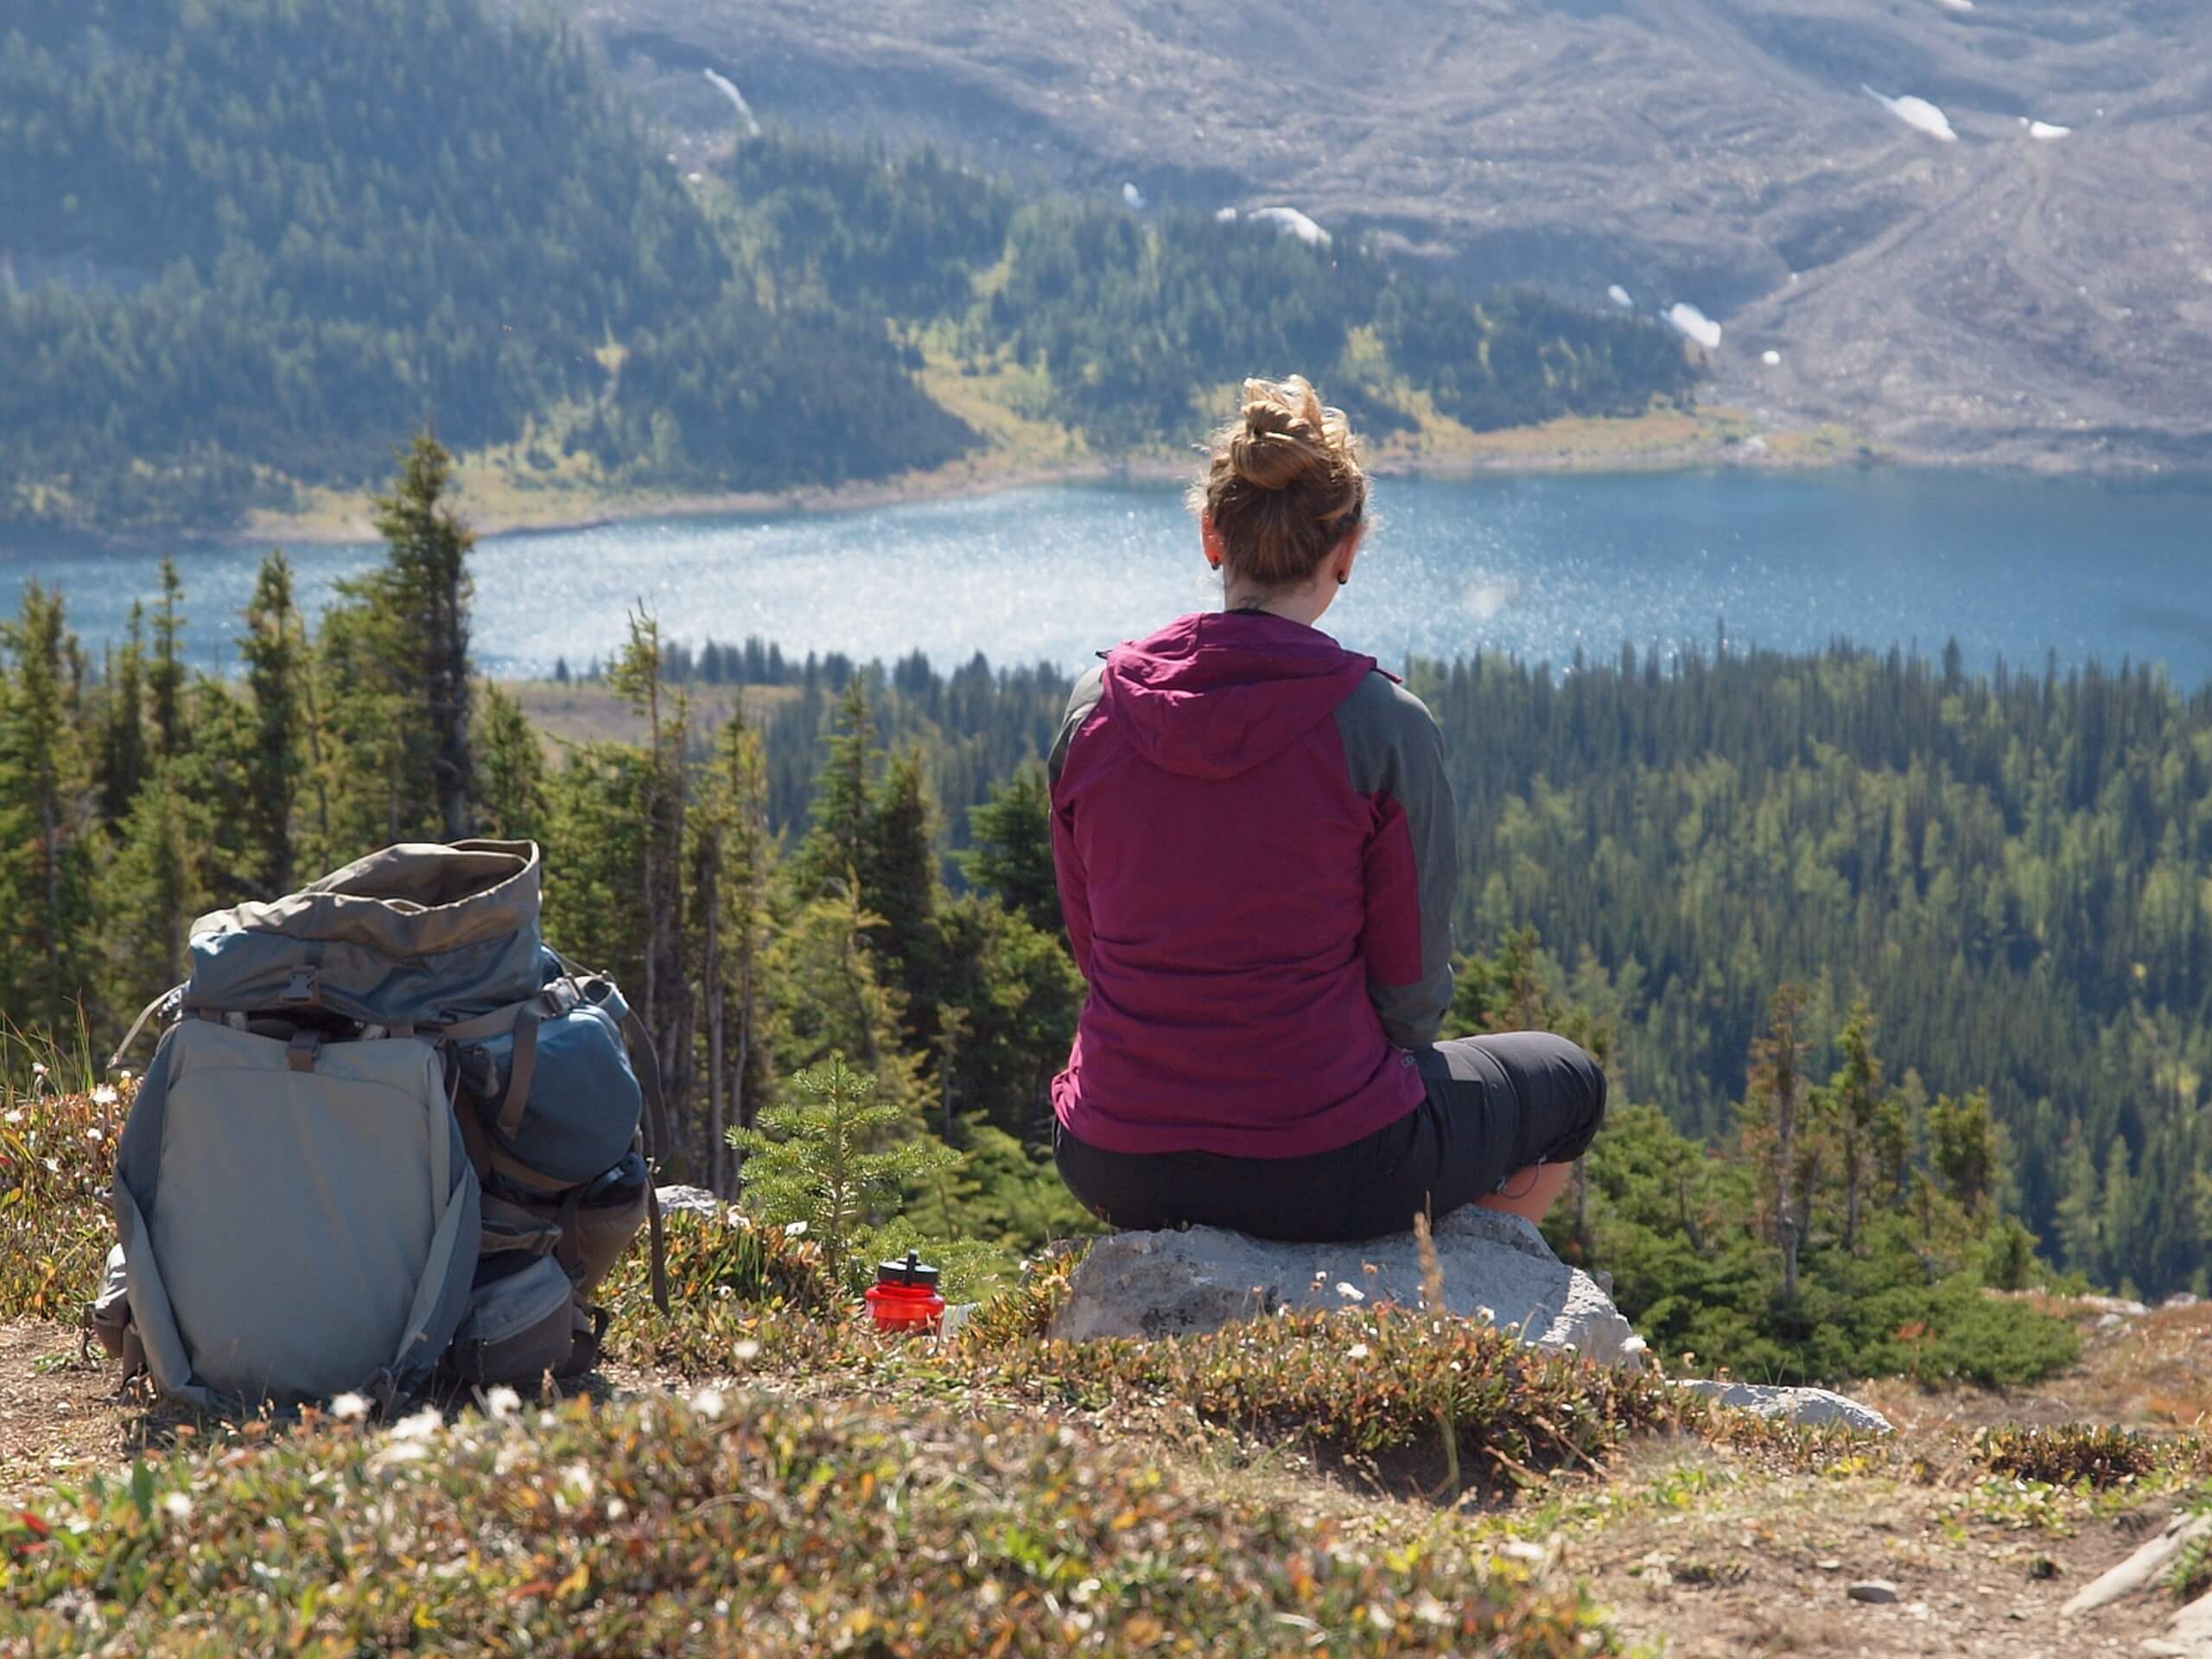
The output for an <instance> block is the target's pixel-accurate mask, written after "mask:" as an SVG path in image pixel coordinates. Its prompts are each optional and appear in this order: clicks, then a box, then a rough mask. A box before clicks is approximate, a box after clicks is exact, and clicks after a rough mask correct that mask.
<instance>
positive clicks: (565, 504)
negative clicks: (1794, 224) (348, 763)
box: [0, 406, 2212, 555]
mask: <svg viewBox="0 0 2212 1659" xmlns="http://www.w3.org/2000/svg"><path fill="white" fill-rule="evenodd" d="M1369 464H1370V471H1371V472H1372V473H1373V474H1374V475H1375V476H1376V477H1377V478H1381V479H1386V480H1391V479H1407V480H1422V481H1433V482H1443V483H1450V482H1454V481H1462V480H1470V479H1474V478H1487V477H1511V476H1515V475H1527V476H1530V477H1559V476H1602V475H1605V474H1630V475H1632V474H1666V473H1681V472H1694V471H1703V470H1721V469H1726V470H1741V471H1743V472H1745V473H1760V474H1771V473H1790V474H1802V473H1834V472H1844V471H1860V472H1875V471H1883V472H1931V473H1946V472H1967V471H1974V472H1989V473H1999V474H2006V473H2009V474H2018V476H2019V477H2020V478H2021V479H2023V480H2050V479H2063V478H2076V479H2091V480H2111V481H2114V482H2123V481H2125V482H2155V481H2158V480H2162V479H2165V480H2172V479H2181V478H2184V477H2187V476H2190V474H2185V473H2183V472H2181V471H2177V469H2174V468H2171V467H2163V466H2158V465H2153V464H2149V463H2145V462H2141V461H2130V460H2128V459H2127V458H2125V457H2115V456H2113V455H2112V454H2109V453H2105V454H2099V455H2095V456H2084V455H2082V454H2072V453H2067V452H2062V451H2059V450H2055V449H2039V450H2037V451H2036V452H2035V453H2033V454H2024V455H2021V456H2018V457H2017V458H2013V459H2009V460H2005V461H1991V460H1989V459H1987V458H1986V457H1980V456H1972V455H1967V456H1959V455H1950V454H1936V453H1931V452H1925V451H1913V450H1907V449H1900V448H1895V447H1884V446H1877V445H1875V444H1873V443H1872V442H1868V441H1866V440H1865V439H1863V438H1861V437H1860V436H1859V435H1857V434H1855V433H1852V432H1849V431H1847V430H1846V429H1840V428H1836V427H1812V426H1796V427H1790V426H1783V425H1770V424H1768V423H1766V421H1764V420H1762V419H1759V418H1755V417H1753V416H1750V415H1747V414H1745V413H1744V412H1743V411H1741V410H1734V409H1731V408H1726V407H1716V406H1706V407H1704V408H1701V409H1700V410H1695V411H1691V412H1687V413H1676V412H1671V411H1670V412H1662V413H1655V414H1654V415H1651V416H1641V417H1637V418H1636V419H1632V420H1618V419H1615V420H1574V419H1569V420H1563V421H1559V422H1554V423H1548V424H1547V425H1543V426H1535V427H1516V428H1510V429H1505V430H1503V431H1500V432H1493V433H1484V434H1479V435H1471V437H1470V438H1469V439H1466V440H1464V441H1462V442H1457V443H1453V444H1449V445H1446V446H1433V445H1431V446H1426V447H1425V446H1423V445H1422V444H1421V442H1419V441H1418V440H1415V441H1414V442H1407V441H1405V440H1403V439H1400V438H1392V439H1386V440H1384V441H1383V442H1377V443H1375V444H1373V445H1371V446H1370V463H1369ZM1197 470H1198V460H1197V457H1196V455H1195V454H1192V455H1190V456H1187V457H1185V456H1176V455H1170V454H1131V455H1124V456H1118V457H1110V458H1099V457H1091V458H1085V459H1082V460H1077V461H1065V462H1058V463H1052V464H1047V465H1037V464H1027V463H1017V464H1007V462H1006V461H1004V459H1003V458H994V457H993V456H990V455H988V454H986V455H983V456H980V457H976V458H971V459H969V460H965V461H955V462H952V463H951V464H950V465H948V466H946V467H942V468H939V469H938V470H936V471H934V472H928V473H910V474H902V475H900V476H899V477H895V478H889V479H878V480H862V481H855V482H850V483H846V484H838V485H818V486H800V487H797V488H792V489H787V490H732V491H707V492H671V493H666V494H659V493H635V492H626V491H613V492H595V491H591V490H588V489H581V490H566V491H553V492H549V493H548V496H547V499H545V500H544V501H543V503H541V504H537V507H538V509H539V510H535V511H533V510H531V509H529V508H521V509H518V508H517V507H516V506H514V505H512V492H509V493H507V494H508V500H507V501H505V502H502V503H500V504H499V505H492V504H487V503H485V502H482V501H477V500H472V499H470V495H471V492H470V490H469V489H468V487H467V469H466V467H464V468H463V470H462V473H461V477H460V482H461V489H460V492H459V495H458V511H459V512H460V514H461V518H462V519H463V520H464V521H465V522H466V523H467V524H468V526H469V528H470V529H471V530H472V531H474V532H475V534H476V535H477V537H479V538H480V539H483V538H489V537H508V536H530V535H557V534H563V533H573V532H575V531H590V530H601V529H617V528H621V527H623V526H626V525H632V524H641V523H647V522H652V521H660V520H665V521H671V522H681V521H684V520H689V519H698V518H789V517H799V516H810V515H829V514H835V513H845V512H873V511H879V510H881V509H883V508H887V507H899V506H912V505H927V504H930V503H935V502H949V501H963V500H976V499H985V498H988V497H991V496H996V495H1006V494H1012V493H1017V492H1020V491H1023V490H1031V489H1045V488H1051V487H1053V486H1067V485H1078V486H1080V485H1116V484H1141V485H1160V486H1166V485H1169V484H1181V483H1185V482H1187V481H1188V480H1190V479H1191V478H1192V477H1193V476H1194V475H1195V474H1196V472H1197ZM2206 475H2207V476H2212V461H2208V465H2207V468H2206ZM373 511H374V509H373V505H372V501H371V499H370V497H369V495H368V493H365V492H362V493H344V494H340V493H329V494H327V495H326V496H325V498H324V499H322V500H321V502H320V503H319V504H318V505H315V506H314V507H311V508H309V509H307V510H304V511H297V512H276V511H270V510H263V511H257V512H253V513H251V514H250V515H248V518H247V520H246V522H245V524H241V525H234V526H228V527H225V528H221V529H198V530H180V529H176V528H173V527H172V528H164V529H161V530H133V531H100V530H71V531H60V532H50V531H40V530H38V529H36V528H35V527H15V528H12V529H5V530H0V555H4V553H5V552H6V551H7V549H8V544H9V543H25V544H28V543H35V541H37V540H38V539H39V538H40V537H41V536H42V535H52V534H59V535H60V536H62V537H66V538H67V539H69V540H73V541H80V542H86V543H94V544H104V545H107V546H111V547H113V548H115V549H118V550H128V549H131V548H135V547H139V546H142V545H143V544H146V543H171V544H173V543H179V542H181V543H189V544H200V545H207V544H216V545H263V546H271V547H274V546H287V545H289V546H298V547H310V546H312V547H336V546H348V545H361V544H369V543H374V542H375V541H376V540H377V533H376V529H375V526H374V524H373V523H372V512H373Z"/></svg>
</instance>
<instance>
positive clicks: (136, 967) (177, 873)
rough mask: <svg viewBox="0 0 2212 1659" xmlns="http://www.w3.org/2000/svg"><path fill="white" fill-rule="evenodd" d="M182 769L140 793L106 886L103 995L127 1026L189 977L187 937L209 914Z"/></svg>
mask: <svg viewBox="0 0 2212 1659" xmlns="http://www.w3.org/2000/svg"><path fill="white" fill-rule="evenodd" d="M177 770H178V769H177V768H176V767H174V766H162V767H160V768H159V769H158V770H156V772H155V773H154V775H153V776H152V777H151V778H150V779H148V780H147V782H146V785H145V787H144V788H143V789H141V790H140V791H138V797H137V800H136V801H134V802H133V803H132V804H131V808H130V817H129V819H128V820H127V821H126V822H125V823H124V834H123V844H122V846H121V847H120V848H118V849H117V852H116V856H115V861H114V862H113V863H112V864H111V866H110V867H109V868H108V869H107V871H106V872H105V875H104V877H103V879H102V880H101V883H100V889H99V909H98V915H99V927H98V930H97V931H98V937H99V946H100V951H101V955H102V957H103V959H104V960H103V963H102V969H103V972H102V985H101V992H102V1001H104V1002H105V1005H106V1008H107V1012H108V1017H109V1019H110V1020H127V1019H129V1018H130V1015H131V1014H133V1013H135V1012H136V1011H137V1009H138V1008H139V1007H143V1005H144V1004H145V1003H147V1002H149V1001H152V1000H153V999H154V998H155V997H156V996H158V995H161V994H162V992H163V991H165V990H167V989H168V988H169V987H170V986H172V985H175V984H177V983H178V982H181V980H182V979H183V978H184V976H185V945H186V937H187V930H188V928H189V927H190V926H191V925H192V921H193V918H194V917H196V916H198V915H199V914H200V912H201V911H203V910H205V909H206V908H207V897H208V893H207V888H206V887H205V886H204V885H203V884H202V882H201V881H200V876H199V874H198V872H197V870H196V869H195V868H194V866H195V863H196V860H195V856H194V851H195V843H196V842H197V841H198V839H199V836H198V834H197V826H196V825H195V823H194V812H193V810H192V807H191V804H189V803H188V801H187V800H186V798H185V796H184V792H183V791H182V790H181V788H180V787H179V786H178V783H177Z"/></svg>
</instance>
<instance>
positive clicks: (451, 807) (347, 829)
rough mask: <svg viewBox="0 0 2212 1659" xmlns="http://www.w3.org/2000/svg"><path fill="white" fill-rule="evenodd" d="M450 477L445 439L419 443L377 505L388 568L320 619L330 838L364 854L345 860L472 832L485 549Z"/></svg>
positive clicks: (348, 587) (351, 582)
mask: <svg viewBox="0 0 2212 1659" xmlns="http://www.w3.org/2000/svg"><path fill="white" fill-rule="evenodd" d="M452 467H453V461H452V457H451V456H449V455H448V454H447V453H446V452H445V450H444V449H443V448H441V447H440V446H439V444H438V443H437V442H436V441H435V439H433V438H431V437H429V436H428V435H423V436H421V437H418V438H416V440H415V442H414V444H413V446H412V447H411V448H410V449H409V450H408V451H407V453H406V454H404V455H403V456H402V457H401V461H400V468H399V473H398V475H397V477H396V478H395V479H394V480H393V482H392V486H391V490H390V492H389V493H386V494H384V495H380V496H378V498H377V517H376V524H377V530H378V533H380V534H381V535H382V536H383V537H384V541H385V561H384V563H383V564H381V565H379V566H378V567H377V568H376V569H372V570H370V571H368V572H367V573H365V575H360V576H357V577H353V578H350V579H348V580H346V581H344V582H340V583H338V584H337V586H338V600H337V601H336V602H335V603H334V604H333V605H332V606H331V607H330V608H329V609H328V610H327V611H326V612H325V613H324V615H323V625H322V637H321V640H320V642H319V649H318V651H317V653H316V656H317V661H318V664H319V666H320V668H321V672H322V678H323V682H324V683H323V688H322V690H321V694H320V696H321V708H320V709H319V711H318V712H319V713H320V715H321V721H322V722H323V723H324V724H325V725H326V726H327V729H328V730H329V732H330V734H331V739H332V741H331V742H330V744H329V745H328V746H327V750H326V753H325V755H324V765H325V766H326V768H327V770H328V772H330V774H331V775H330V781H329V790H330V797H331V806H330V811H329V818H330V833H331V834H332V835H333V836H336V837H338V838H339V839H340V841H343V842H353V843H355V844H354V845H353V847H352V849H351V850H350V851H348V852H346V854H345V855H346V856H348V857H351V856H354V855H358V853H359V851H360V850H362V849H361V848H360V846H359V844H358V843H359V842H362V841H370V842H372V844H373V840H374V839H375V838H377V837H378V836H381V838H383V839H385V840H391V841H401V840H410V839H411V840H421V839H426V838H427V839H432V840H444V841H459V840H461V839H462V838H464V837H465V836H467V835H468V834H469V831H470V817H469V807H470V803H471V800H472V798H473V796H474V788H473V785H472V779H471V776H470V770H471V768H470V751H469V728H470V722H471V716H472V715H473V712H474V708H473V705H474V680H473V679H472V678H471V676H470V670H469V656H468V647H469V605H470V601H471V598H472V595H473V592H474V589H473V585H472V582H471V580H470V577H469V574H468V552H469V549H470V548H471V547H473V546H474V544H475V539H476V538H475V537H474V535H472V534H471V533H470V531H468V530H467V527H466V526H464V525H463V524H461V521H460V520H459V519H458V518H455V517H454V513H453V512H452V510H451V508H449V507H448V505H446V501H445V498H446V492H447V486H448V482H449V480H450V477H451V474H452ZM321 850H322V853H323V855H324V856H326V857H328V856H333V855H336V854H337V853H338V852H339V850H340V849H336V848H326V849H321Z"/></svg>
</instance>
